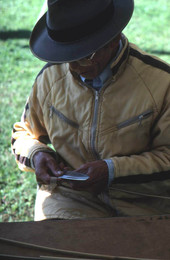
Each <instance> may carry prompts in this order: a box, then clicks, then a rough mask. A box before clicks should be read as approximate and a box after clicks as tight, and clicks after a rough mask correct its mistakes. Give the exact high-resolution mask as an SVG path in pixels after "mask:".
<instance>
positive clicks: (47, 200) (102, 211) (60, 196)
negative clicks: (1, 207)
mask: <svg viewBox="0 0 170 260" xmlns="http://www.w3.org/2000/svg"><path fill="white" fill-rule="evenodd" d="M112 216H113V212H112V209H110V208H109V207H107V205H105V204H104V203H103V202H102V201H101V200H100V199H99V198H97V197H94V196H92V195H91V194H90V193H88V192H79V191H73V190H71V189H69V188H67V187H62V186H59V187H57V186H56V185H42V186H41V187H40V188H39V187H38V190H37V197H36V202H35V215H34V219H35V221H39V220H44V219H49V218H59V219H79V218H98V217H101V218H104V217H112Z"/></svg>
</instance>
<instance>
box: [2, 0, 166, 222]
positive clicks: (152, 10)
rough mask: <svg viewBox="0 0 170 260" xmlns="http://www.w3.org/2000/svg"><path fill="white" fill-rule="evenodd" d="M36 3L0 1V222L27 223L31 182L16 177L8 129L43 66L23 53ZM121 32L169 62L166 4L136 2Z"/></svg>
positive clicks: (33, 191) (151, 0) (36, 12)
mask: <svg viewBox="0 0 170 260" xmlns="http://www.w3.org/2000/svg"><path fill="white" fill-rule="evenodd" d="M43 2H44V1H42V0H28V1H25V2H23V1H21V0H13V1H9V0H6V1H3V0H0V13H1V15H0V93H1V99H0V221H30V220H33V209H34V200H35V194H36V182H35V177H34V174H33V173H21V171H20V170H19V169H18V168H17V166H16V163H15V160H14V158H13V156H12V154H11V148H10V139H11V129H12V126H13V124H14V123H15V122H16V121H19V120H20V116H21V114H22V110H23V107H24V104H25V101H26V99H27V96H28V94H29V92H30V90H31V87H32V84H33V82H34V78H35V77H36V74H37V73H38V72H39V70H40V69H41V67H42V66H44V62H42V61H39V60H37V59H36V58H35V57H33V55H32V54H31V52H30V50H29V35H30V31H31V30H32V28H33V25H34V24H35V22H36V19H37V17H38V15H39V12H40V10H41V7H42V5H43ZM135 3H136V8H135V12H134V15H133V18H132V20H131V22H130V24H129V25H128V27H127V28H126V29H125V30H124V33H125V34H126V35H127V36H128V38H129V40H130V41H132V42H134V43H136V44H137V45H138V46H139V47H141V48H142V49H144V50H146V51H148V52H149V53H152V54H154V55H156V56H159V57H160V58H162V59H164V60H165V61H167V62H170V41H169V38H170V26H169V22H170V1H169V0H157V1H154V0H136V1H135Z"/></svg>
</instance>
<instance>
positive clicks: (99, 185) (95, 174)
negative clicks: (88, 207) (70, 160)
mask: <svg viewBox="0 0 170 260" xmlns="http://www.w3.org/2000/svg"><path fill="white" fill-rule="evenodd" d="M76 172H81V173H85V174H87V175H88V176H89V179H88V180H86V181H71V187H72V189H74V190H85V191H88V192H91V193H93V194H99V193H101V192H102V191H103V190H105V189H106V187H107V185H108V166H107V163H106V162H105V161H102V160H99V161H93V162H88V163H86V164H83V165H81V166H80V168H78V169H76Z"/></svg>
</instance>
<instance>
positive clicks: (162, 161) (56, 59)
mask: <svg viewBox="0 0 170 260" xmlns="http://www.w3.org/2000/svg"><path fill="white" fill-rule="evenodd" d="M132 13H133V0H94V1H90V0H86V1H83V0H72V1H70V0H56V1H50V0H49V1H48V11H47V13H46V14H45V15H44V16H43V17H42V18H41V19H40V20H39V21H38V23H37V24H36V26H35V28H34V30H33V32H32V35H31V39H30V47H31V50H32V52H33V53H34V55H35V56H37V57H38V58H39V59H42V60H45V61H47V62H48V64H47V65H46V66H45V67H44V68H43V70H42V71H41V72H40V73H39V75H38V76H37V78H36V80H35V84H34V86H33V88H32V91H31V94H30V97H29V99H28V101H27V104H26V107H25V111H24V114H23V117H22V121H21V122H20V123H16V124H15V125H14V131H13V139H12V148H13V152H14V154H15V156H16V160H17V163H18V165H19V167H20V168H21V169H23V170H24V171H35V174H36V179H37V182H38V184H39V188H38V192H37V199H36V206H35V220H42V219H47V218H58V219H71V218H93V217H111V216H119V215H120V216H124V215H128V216H132V215H152V214H166V213H170V196H169V194H170V193H169V192H170V181H169V177H170V89H169V87H170V84H169V82H170V81H169V72H170V69H169V66H168V65H167V64H166V63H165V62H163V61H161V60H159V59H158V58H156V57H152V56H150V55H148V54H146V53H145V52H143V51H141V50H140V49H138V48H137V47H136V46H135V45H133V44H129V43H128V40H127V38H126V37H125V36H124V35H123V34H122V33H121V32H122V30H123V28H124V27H125V26H126V25H127V23H128V22H129V20H130V18H131V15H132ZM48 142H50V143H51V144H52V145H53V148H54V149H52V148H51V147H49V146H48V145H47V143H48ZM70 169H71V170H75V171H76V172H78V173H83V174H86V175H85V176H88V177H89V178H88V179H87V180H81V181H77V180H66V179H62V176H63V174H66V175H67V173H68V172H67V171H68V170H70Z"/></svg>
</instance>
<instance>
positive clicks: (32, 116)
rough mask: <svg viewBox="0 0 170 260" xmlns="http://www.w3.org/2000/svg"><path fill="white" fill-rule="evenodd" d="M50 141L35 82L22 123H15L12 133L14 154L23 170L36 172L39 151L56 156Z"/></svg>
mask: <svg viewBox="0 0 170 260" xmlns="http://www.w3.org/2000/svg"><path fill="white" fill-rule="evenodd" d="M41 99H42V97H41ZM48 140H49V138H48V133H47V131H46V128H45V125H44V120H43V113H42V104H40V99H39V97H38V94H37V84H36V82H35V84H34V86H33V88H32V92H31V94H30V97H29V98H28V100H27V103H26V106H25V110H24V112H23V115H22V118H21V122H17V123H15V124H14V126H13V131H12V152H13V154H14V155H15V158H16V161H17V164H18V166H19V168H20V169H21V170H23V171H34V165H33V160H32V158H33V156H34V154H35V153H36V152H37V151H45V152H50V153H53V154H55V155H56V153H55V151H54V150H53V149H51V148H50V147H49V146H48V145H47V143H48Z"/></svg>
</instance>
